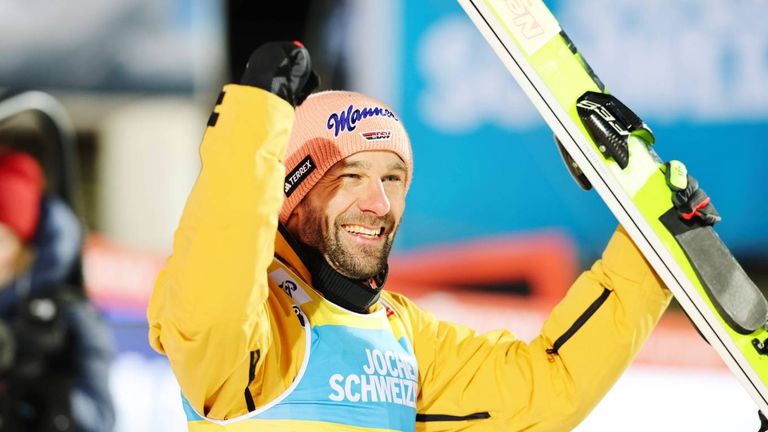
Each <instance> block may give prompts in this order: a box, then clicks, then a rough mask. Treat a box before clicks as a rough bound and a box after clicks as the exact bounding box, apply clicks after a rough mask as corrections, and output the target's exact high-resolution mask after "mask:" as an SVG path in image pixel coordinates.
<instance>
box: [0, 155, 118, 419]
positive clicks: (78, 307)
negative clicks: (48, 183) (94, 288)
mask: <svg viewBox="0 0 768 432" xmlns="http://www.w3.org/2000/svg"><path fill="white" fill-rule="evenodd" d="M44 183H45V180H44V175H43V172H42V169H41V168H40V166H39V165H38V163H37V161H36V160H35V159H34V158H32V157H31V156H29V155H27V154H25V153H22V152H18V151H12V150H10V149H8V148H4V147H0V431H25V432H34V431H86V432H96V431H99V432H105V431H111V430H112V429H113V426H114V422H115V415H114V408H113V405H112V400H111V396H110V392H109V385H108V383H109V365H110V362H111V358H112V353H113V347H112V339H111V335H110V334H109V331H108V329H107V327H106V324H105V323H104V322H103V321H102V320H101V318H100V317H99V315H98V314H97V312H96V310H95V309H94V308H93V307H92V305H91V304H90V303H89V302H88V299H87V298H86V297H85V295H84V290H83V287H82V286H78V284H74V283H72V282H71V281H72V280H76V278H73V277H72V275H74V274H75V271H76V270H77V266H78V265H79V263H80V259H79V258H80V254H81V248H82V237H83V233H82V226H81V224H80V222H79V221H78V219H77V217H76V216H75V214H74V213H73V212H72V210H71V209H70V208H69V206H67V204H66V203H64V202H63V201H62V200H60V199H58V198H55V197H48V196H46V195H45V194H44V193H43V189H44Z"/></svg>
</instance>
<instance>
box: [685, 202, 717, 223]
mask: <svg viewBox="0 0 768 432" xmlns="http://www.w3.org/2000/svg"><path fill="white" fill-rule="evenodd" d="M710 200H711V199H710V197H707V198H705V199H704V201H702V202H700V203H698V204H696V207H694V208H693V210H692V211H691V212H690V213H683V214H682V216H683V219H685V220H691V219H693V217H694V216H701V212H699V210H701V209H703V208H704V207H706V206H708V205H709V202H710Z"/></svg>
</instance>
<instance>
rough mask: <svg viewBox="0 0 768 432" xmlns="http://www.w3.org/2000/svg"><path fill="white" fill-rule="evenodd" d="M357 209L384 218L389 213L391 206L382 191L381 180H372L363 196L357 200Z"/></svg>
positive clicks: (382, 184)
mask: <svg viewBox="0 0 768 432" xmlns="http://www.w3.org/2000/svg"><path fill="white" fill-rule="evenodd" d="M357 206H358V208H359V209H360V210H361V211H363V212H369V213H373V214H375V215H376V216H384V215H386V214H387V213H389V210H390V209H391V204H390V202H389V197H388V196H387V193H386V192H385V191H384V183H383V182H382V181H381V180H378V179H377V180H373V181H371V182H369V183H368V185H367V186H366V188H365V190H364V192H363V196H361V197H360V198H359V199H358V200H357Z"/></svg>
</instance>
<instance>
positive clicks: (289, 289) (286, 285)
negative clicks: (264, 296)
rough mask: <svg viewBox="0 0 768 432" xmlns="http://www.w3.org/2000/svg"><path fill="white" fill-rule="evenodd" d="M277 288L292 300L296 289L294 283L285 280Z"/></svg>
mask: <svg viewBox="0 0 768 432" xmlns="http://www.w3.org/2000/svg"><path fill="white" fill-rule="evenodd" d="M277 286H278V287H279V288H280V289H282V290H283V291H285V293H286V294H288V296H290V297H291V298H293V292H294V291H296V288H297V287H296V282H294V281H292V280H290V279H286V280H284V281H282V282H280V283H279V284H278V285H277Z"/></svg>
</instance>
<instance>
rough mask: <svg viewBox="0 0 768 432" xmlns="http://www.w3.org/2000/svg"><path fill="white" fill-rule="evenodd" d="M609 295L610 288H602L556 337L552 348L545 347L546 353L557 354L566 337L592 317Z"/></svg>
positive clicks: (566, 339) (566, 340)
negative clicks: (598, 295)
mask: <svg viewBox="0 0 768 432" xmlns="http://www.w3.org/2000/svg"><path fill="white" fill-rule="evenodd" d="M609 295H611V290H609V289H608V288H603V292H602V293H601V294H600V297H598V298H597V299H596V300H595V301H593V302H592V304H591V305H589V307H588V308H587V310H585V311H584V312H583V313H582V314H581V315H579V317H578V318H576V321H575V322H574V323H573V325H571V327H570V328H569V329H568V330H566V332H565V333H563V335H562V336H560V337H559V338H557V340H556V341H555V343H554V344H553V345H552V348H550V349H547V354H557V353H558V351H560V348H562V346H563V345H564V344H565V343H566V342H568V339H570V338H571V337H572V336H573V335H574V334H576V332H577V331H579V329H580V328H581V327H582V326H583V325H584V324H586V322H587V321H588V320H589V319H590V318H591V317H592V315H594V314H595V312H597V310H598V309H600V306H602V305H603V303H605V301H606V300H608V296H609Z"/></svg>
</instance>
